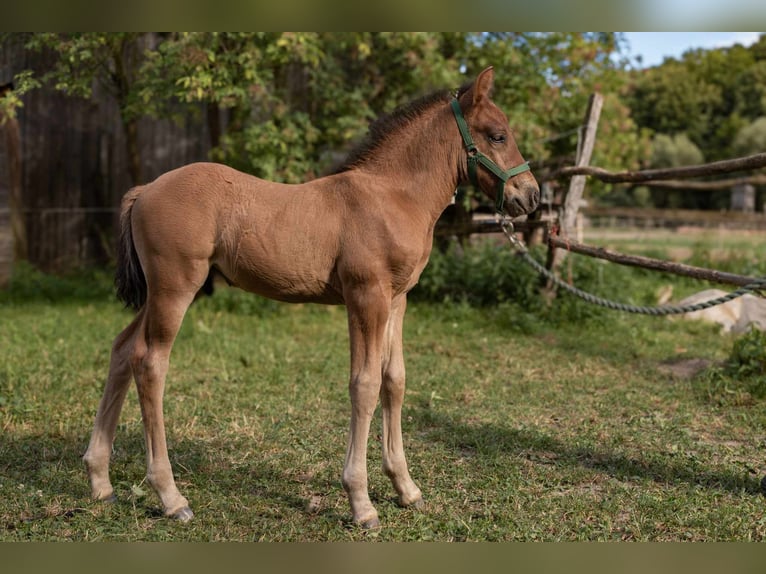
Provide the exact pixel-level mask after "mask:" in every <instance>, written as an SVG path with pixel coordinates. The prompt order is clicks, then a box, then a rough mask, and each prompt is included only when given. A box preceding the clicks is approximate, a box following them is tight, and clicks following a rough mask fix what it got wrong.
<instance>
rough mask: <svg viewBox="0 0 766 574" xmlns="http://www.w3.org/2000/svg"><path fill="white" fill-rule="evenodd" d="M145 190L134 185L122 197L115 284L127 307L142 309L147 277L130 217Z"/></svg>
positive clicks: (118, 294)
mask: <svg viewBox="0 0 766 574" xmlns="http://www.w3.org/2000/svg"><path fill="white" fill-rule="evenodd" d="M141 191H143V188H142V187H134V188H133V189H131V190H130V191H129V192H128V193H126V194H125V196H124V197H123V198H122V208H121V211H120V241H119V245H118V246H117V273H116V274H115V277H114V285H115V287H117V297H118V298H119V299H120V300H121V301H122V302H123V303H125V306H126V307H132V308H133V309H136V310H138V309H140V308H141V307H142V306H143V305H144V303H145V302H146V277H145V276H144V270H143V269H142V268H141V261H139V259H138V253H136V246H135V244H134V243H133V231H132V230H131V225H130V219H131V214H132V213H133V204H134V203H135V202H136V199H138V196H139V195H140V194H141Z"/></svg>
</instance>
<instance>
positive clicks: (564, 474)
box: [0, 271, 766, 541]
mask: <svg viewBox="0 0 766 574" xmlns="http://www.w3.org/2000/svg"><path fill="white" fill-rule="evenodd" d="M24 272H28V271H23V272H22V274H23V273H24ZM29 275H30V277H31V279H30V277H27V278H26V279H25V280H23V281H20V282H18V283H17V284H16V286H15V287H13V288H12V289H11V291H10V294H5V295H4V296H3V297H2V298H0V324H1V325H2V327H1V328H0V349H2V356H3V360H2V362H0V539H2V540H38V541H39V540H88V541H91V540H112V541H133V540H175V541H187V540H194V541H209V540H210V541H212V540H237V541H252V540H267V541H325V540H377V541H411V540H439V541H458V540H488V541H519V540H525V541H526V540H545V541H557V540H567V541H571V540H642V541H645V540H653V541H658V540H659V541H665V540H727V541H728V540H739V541H746V540H763V539H764V537H766V514H765V513H764V510H765V509H766V506H765V505H766V500H764V498H763V496H762V495H761V494H760V489H759V481H760V478H761V476H762V474H763V473H764V471H765V470H766V443H765V442H764V436H765V435H766V404H764V402H763V401H762V400H761V399H760V398H759V397H758V396H756V395H752V396H750V397H749V398H748V399H747V400H736V401H733V400H728V401H727V400H721V399H722V397H723V398H725V397H726V396H728V395H727V393H729V392H730V391H731V389H730V385H731V384H732V379H731V378H730V379H727V381H728V383H726V384H724V385H723V386H721V385H720V381H718V382H717V383H716V385H717V386H710V385H708V382H706V379H705V377H704V375H703V376H702V377H701V378H700V377H698V378H695V379H691V380H690V379H686V378H677V377H673V376H671V375H669V374H667V373H666V371H664V370H663V369H662V365H663V363H665V362H667V361H676V360H678V359H679V358H680V359H693V358H703V359H707V360H713V361H720V362H723V361H725V360H726V359H727V357H729V355H730V353H731V350H732V346H733V344H734V339H733V338H732V337H728V336H721V335H719V334H718V333H717V330H716V329H715V328H714V327H711V326H708V325H704V324H699V323H690V322H682V321H671V320H668V319H664V318H647V317H636V316H628V315H621V314H616V313H612V312H607V313H604V314H598V315H595V316H592V317H589V316H586V315H587V313H580V314H579V315H578V312H575V311H572V310H571V309H570V308H569V307H567V306H566V305H564V306H562V307H559V308H558V312H559V313H562V315H561V317H559V318H558V320H554V319H553V318H551V317H550V316H544V315H539V316H538V315H535V314H531V313H530V311H529V310H528V309H522V308H520V307H518V306H516V305H514V304H512V303H510V302H501V303H498V304H496V305H489V306H483V307H472V306H469V305H467V304H464V303H455V302H448V303H443V304H434V303H428V302H422V301H421V302H416V303H413V304H412V305H411V306H410V309H409V311H408V314H407V320H406V322H405V352H406V359H407V367H408V371H407V374H408V390H407V398H406V402H405V407H404V412H403V419H404V434H405V447H406V449H407V454H408V458H409V463H410V468H411V471H412V474H413V477H414V478H415V480H416V482H417V483H418V484H419V486H420V487H421V489H422V490H423V492H424V495H425V497H426V507H425V508H424V509H423V510H421V511H415V510H410V509H401V508H399V507H398V506H397V505H396V503H395V496H394V491H393V489H392V487H391V486H390V483H389V482H388V480H387V479H386V478H385V477H384V476H383V474H382V472H381V471H380V465H381V461H380V445H379V441H380V437H379V434H380V431H379V425H380V422H379V418H377V419H376V421H375V426H374V428H373V432H372V434H371V437H370V460H369V469H370V491H371V496H372V498H373V502H374V503H375V504H376V506H377V508H378V510H379V512H380V516H381V521H382V522H383V528H382V529H380V530H377V531H373V532H364V531H361V530H359V529H357V528H355V527H353V526H352V525H351V524H350V523H349V518H350V512H349V508H348V502H347V500H346V497H345V494H344V492H343V489H342V488H341V485H340V473H341V468H342V464H343V456H344V452H345V446H346V440H347V429H348V418H349V404H348V396H347V377H348V348H347V335H346V319H345V314H344V309H343V308H342V307H341V308H338V307H319V306H289V305H279V304H274V303H270V302H266V301H263V300H260V299H256V298H253V297H252V296H249V295H246V294H241V293H239V292H236V291H234V290H228V289H221V290H219V291H218V292H217V293H216V294H215V296H214V297H213V298H212V299H207V300H203V301H200V302H198V303H197V304H195V305H194V306H192V308H191V309H190V311H189V313H188V315H187V317H186V320H185V322H184V325H183V328H182V330H181V333H180V335H179V337H178V340H177V342H176V346H175V348H174V351H173V356H172V359H171V370H170V374H169V377H168V385H167V391H166V403H165V412H166V420H167V426H168V439H169V444H170V451H171V452H170V454H171V460H172V462H173V465H174V470H175V474H176V479H177V482H178V485H179V488H180V489H181V490H182V492H183V493H184V494H185V495H186V496H187V497H188V498H189V500H190V501H191V504H192V507H193V509H194V511H195V514H196V516H195V519H194V520H193V521H192V522H191V523H190V524H178V523H175V522H173V521H170V520H167V519H165V518H163V517H162V516H161V514H160V511H159V502H158V500H157V498H156V497H155V495H154V494H153V493H152V492H150V489H149V488H148V486H147V485H146V484H145V483H144V482H143V477H144V472H145V468H144V450H143V434H142V430H141V419H140V413H139V409H138V405H137V399H136V393H135V391H134V390H133V389H131V392H130V394H129V395H128V400H127V402H126V407H125V409H124V412H123V415H122V418H121V422H120V426H119V429H118V434H117V441H116V444H115V449H114V455H113V462H112V481H113V483H114V484H115V487H116V490H117V495H118V497H119V500H118V502H117V503H115V504H111V505H109V504H101V503H96V502H93V501H91V500H90V499H89V489H88V485H87V478H86V476H85V472H84V467H83V465H82V463H81V460H80V457H81V455H82V453H83V452H84V449H85V447H86V446H87V441H88V437H89V434H90V428H91V424H92V420H93V416H94V414H95V410H96V407H97V404H98V400H99V398H100V394H101V389H102V385H103V379H104V376H105V372H106V368H107V363H108V359H109V347H110V345H111V341H112V339H113V338H114V336H115V335H116V334H117V333H118V332H119V331H120V330H121V329H122V328H123V327H124V326H125V325H126V324H127V323H128V322H129V320H130V313H129V312H128V311H125V310H123V309H121V307H120V306H119V304H117V303H116V302H114V301H113V300H112V299H111V297H110V296H109V288H108V283H105V280H104V279H103V277H102V278H99V277H95V278H94V277H90V278H89V279H90V281H91V282H90V283H85V284H84V283H83V282H81V281H80V282H77V281H75V282H71V283H66V282H63V283H61V282H57V281H54V280H50V281H49V282H48V283H46V281H43V280H42V279H39V278H37V279H35V277H36V276H35V275H34V274H32V273H29ZM583 276H587V273H585V274H584V275H583ZM35 281H37V283H35ZM637 283H640V284H643V280H638V281H637ZM105 285H106V286H105ZM647 285H648V284H647ZM647 288H648V287H647ZM626 295H633V293H632V292H631V293H630V294H628V293H626ZM636 296H637V297H639V298H640V297H643V296H644V295H636ZM567 305H570V306H571V305H572V304H571V303H569V304H567ZM580 315H582V316H583V317H584V318H583V319H582V320H578V319H577V317H578V316H580ZM536 317H538V319H535V318H536ZM573 317H574V319H573ZM708 378H710V377H708ZM706 385H708V386H706ZM727 385H728V386H727ZM738 396H740V398H741V395H738ZM310 503H311V504H312V505H314V506H316V507H317V508H316V509H314V510H312V511H309V510H308V507H309V505H310Z"/></svg>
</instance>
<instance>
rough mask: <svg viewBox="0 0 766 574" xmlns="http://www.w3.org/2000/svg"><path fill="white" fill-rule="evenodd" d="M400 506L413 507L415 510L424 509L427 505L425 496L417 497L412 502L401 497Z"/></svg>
mask: <svg viewBox="0 0 766 574" xmlns="http://www.w3.org/2000/svg"><path fill="white" fill-rule="evenodd" d="M399 506H401V507H402V508H412V509H413V510H423V509H424V508H425V507H426V503H425V501H424V500H423V497H422V496H421V497H420V498H416V499H415V500H413V501H411V502H405V501H403V500H402V499H401V498H400V499H399Z"/></svg>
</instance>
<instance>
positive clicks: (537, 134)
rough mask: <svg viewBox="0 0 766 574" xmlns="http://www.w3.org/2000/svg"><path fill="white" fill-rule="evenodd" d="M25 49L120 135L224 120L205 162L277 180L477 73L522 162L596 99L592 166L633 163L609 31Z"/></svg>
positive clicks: (99, 41)
mask: <svg viewBox="0 0 766 574" xmlns="http://www.w3.org/2000/svg"><path fill="white" fill-rule="evenodd" d="M26 46H27V48H28V49H30V50H38V51H47V52H48V53H49V54H58V55H59V58H58V59H57V60H56V61H55V64H54V66H53V68H52V69H51V70H49V71H47V72H46V73H45V74H44V75H43V76H42V77H41V79H42V80H45V81H46V82H47V85H49V86H51V87H54V88H55V89H58V90H62V91H64V92H66V93H69V94H73V95H79V96H82V97H90V95H91V91H92V87H93V85H94V84H95V83H96V82H99V83H101V84H102V85H103V86H105V87H106V88H107V89H108V90H109V91H110V92H111V93H112V94H113V95H114V96H115V98H116V100H117V103H118V106H119V109H120V112H121V114H122V117H123V120H124V121H125V122H126V123H128V124H129V123H130V122H134V121H135V120H137V119H138V118H140V117H142V116H155V117H170V118H175V119H180V118H181V117H183V116H185V115H187V114H200V113H203V114H208V120H209V122H210V120H211V118H220V117H221V116H220V114H221V112H220V110H223V114H224V115H223V118H224V119H223V121H221V122H220V124H221V126H220V130H221V133H220V134H218V133H211V136H212V138H213V141H212V145H213V148H214V150H213V159H216V160H218V161H222V162H225V163H229V164H231V165H234V166H236V167H239V168H240V169H244V170H246V171H248V172H250V173H254V174H256V175H260V176H263V177H269V178H272V179H277V180H281V181H288V182H295V181H302V180H305V179H307V178H310V177H315V176H317V175H319V174H321V173H323V172H324V171H326V170H327V168H328V167H329V166H331V165H332V164H334V163H335V162H336V161H337V159H338V156H339V155H340V154H343V153H344V152H345V151H347V150H348V149H349V148H350V146H351V145H352V144H353V142H355V141H357V140H359V139H360V138H361V137H362V136H363V135H364V133H365V130H366V128H367V125H368V122H369V121H370V120H371V119H372V118H374V117H376V116H378V115H380V114H382V113H386V112H390V111H391V110H393V109H394V108H395V107H396V106H398V105H400V104H402V103H405V102H406V101H409V100H411V99H412V98H413V97H414V96H416V95H419V94H422V93H425V92H428V91H430V90H433V89H436V88H444V87H453V88H456V87H458V86H459V85H460V84H462V83H464V82H465V81H467V80H469V79H472V78H473V77H474V76H475V74H476V73H477V72H478V71H480V70H481V69H482V68H483V67H485V66H487V65H494V66H495V67H496V68H497V69H498V71H499V73H498V74H497V80H498V83H497V86H496V100H497V102H498V104H499V105H500V106H501V107H502V108H503V109H504V110H505V111H506V112H507V114H508V115H509V117H510V119H511V124H512V125H513V126H514V127H515V128H516V130H517V139H518V142H519V145H520V147H521V149H522V150H523V152H524V154H525V155H526V156H528V157H530V158H531V159H534V160H535V161H538V162H542V161H545V160H546V159H548V158H552V157H557V156H560V155H562V154H572V153H573V151H574V148H575V146H576V138H575V137H574V136H573V135H570V136H568V137H565V138H560V137H558V135H559V134H560V133H561V132H572V130H573V129H575V128H577V126H579V124H580V123H581V121H582V114H583V111H584V109H585V104H586V102H587V98H588V96H589V95H590V94H591V93H592V92H593V91H595V90H599V91H601V92H603V93H605V94H606V96H607V97H606V104H605V108H604V112H603V113H604V116H605V118H606V119H607V121H606V122H605V123H604V126H605V127H604V129H603V130H602V135H601V137H600V138H599V141H598V144H597V149H596V155H597V156H598V158H599V159H598V161H599V163H600V165H603V166H605V167H607V168H610V167H621V168H626V167H628V168H630V167H635V166H636V165H637V164H638V162H639V161H640V159H641V157H642V156H643V154H644V153H645V137H644V136H643V135H641V132H640V131H639V130H637V129H636V128H635V125H634V124H633V123H632V121H631V119H630V117H629V116H628V109H627V107H626V106H625V105H624V104H622V103H621V101H620V98H619V97H618V94H619V92H620V90H621V89H622V86H623V84H624V77H623V76H622V75H621V74H620V72H621V70H622V69H623V68H624V67H625V65H626V63H625V62H624V61H623V60H620V59H619V58H615V57H614V56H615V55H619V51H620V36H619V35H618V34H614V33H560V32H553V33H528V32H523V33H480V34H477V33H460V32H445V33H435V32H420V33H409V32H407V33H404V32H390V33H377V32H353V33H350V32H346V33H336V32H298V33H273V32H243V33H215V32H193V33H177V32H176V33H164V34H141V33H124V34H114V33H72V34H56V33H40V34H30V35H29V36H28V38H27V43H26ZM216 121H218V120H216ZM134 127H135V126H134ZM132 129H133V128H131V130H129V132H130V133H131V134H132ZM131 137H132V136H131ZM137 153H138V150H137V149H135V146H134V150H132V151H131V150H129V154H133V155H135V154H137ZM134 159H136V158H135V157H134V158H133V159H132V160H131V161H133V160H134ZM132 169H133V171H134V173H135V177H140V169H138V168H135V167H133V168H132ZM596 187H599V185H598V184H597V185H596Z"/></svg>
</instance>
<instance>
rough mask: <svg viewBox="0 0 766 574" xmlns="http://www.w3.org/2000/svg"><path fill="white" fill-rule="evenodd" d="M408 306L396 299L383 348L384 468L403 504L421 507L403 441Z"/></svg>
mask: <svg viewBox="0 0 766 574" xmlns="http://www.w3.org/2000/svg"><path fill="white" fill-rule="evenodd" d="M406 308H407V298H406V295H401V296H399V297H397V298H396V299H394V302H393V306H392V308H391V316H390V317H389V319H388V325H387V326H386V337H385V344H384V347H383V383H382V386H381V390H380V399H381V404H382V405H383V471H384V472H385V473H386V475H387V476H388V477H389V478H390V479H391V483H392V484H393V485H394V488H395V489H396V492H397V493H398V494H399V504H400V505H402V506H411V505H414V506H421V505H422V504H423V495H422V493H421V492H420V489H419V488H418V487H417V485H416V484H415V483H414V482H413V480H412V478H410V473H409V470H408V469H407V461H406V459H405V457H404V444H403V441H402V404H403V402H404V353H403V349H402V324H403V321H404V312H405V310H406Z"/></svg>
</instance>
